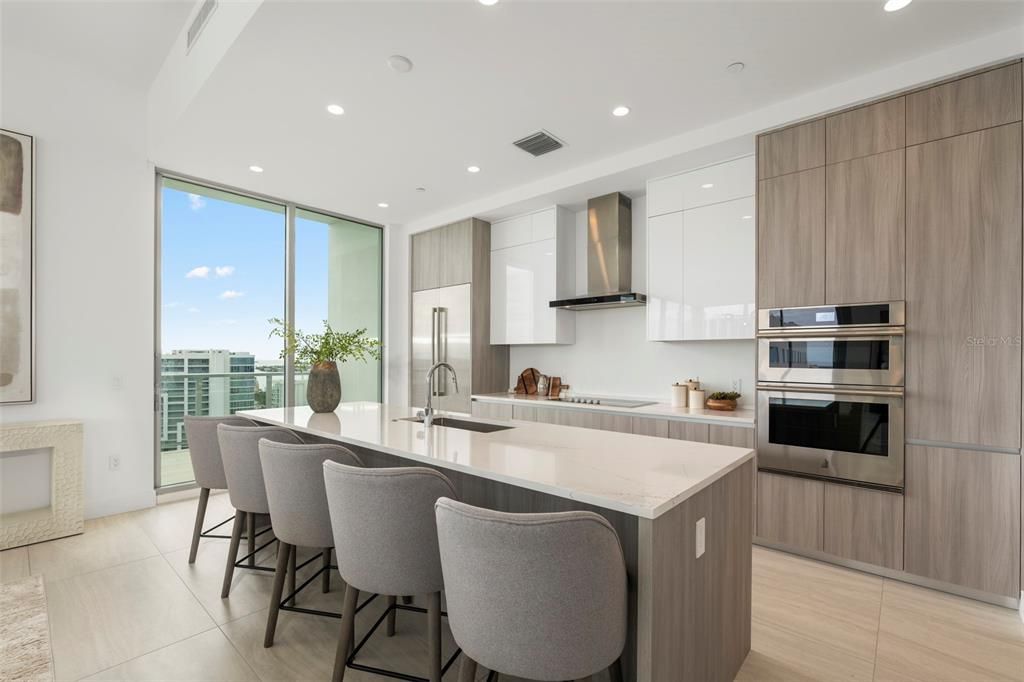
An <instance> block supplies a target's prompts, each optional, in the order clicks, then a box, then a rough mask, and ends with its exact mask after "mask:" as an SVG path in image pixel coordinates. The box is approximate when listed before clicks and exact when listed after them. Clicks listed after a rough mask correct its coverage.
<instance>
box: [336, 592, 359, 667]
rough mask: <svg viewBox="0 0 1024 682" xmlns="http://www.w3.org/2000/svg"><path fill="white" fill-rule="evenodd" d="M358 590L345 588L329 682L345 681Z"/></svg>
mask: <svg viewBox="0 0 1024 682" xmlns="http://www.w3.org/2000/svg"><path fill="white" fill-rule="evenodd" d="M358 600H359V590H357V589H356V588H354V587H352V586H351V585H346V586H345V603H344V605H343V606H342V607H341V632H340V633H339V635H338V649H337V652H336V653H335V654H334V673H333V674H332V675H331V682H342V680H344V679H345V662H346V661H347V660H348V655H349V652H351V651H352V648H353V641H354V640H355V636H356V627H355V625H356V602H357V601H358Z"/></svg>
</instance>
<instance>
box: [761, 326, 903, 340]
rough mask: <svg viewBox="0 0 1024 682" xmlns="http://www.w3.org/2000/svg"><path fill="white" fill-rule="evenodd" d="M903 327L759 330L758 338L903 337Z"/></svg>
mask: <svg viewBox="0 0 1024 682" xmlns="http://www.w3.org/2000/svg"><path fill="white" fill-rule="evenodd" d="M903 335H904V329H903V327H874V328H861V329H843V328H835V327H806V328H801V329H759V330H758V331H757V336H758V338H772V339H775V338H801V339H803V338H808V337H816V338H822V339H849V338H858V337H866V336H882V337H885V336H903Z"/></svg>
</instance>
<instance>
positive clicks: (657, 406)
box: [473, 393, 755, 429]
mask: <svg viewBox="0 0 1024 682" xmlns="http://www.w3.org/2000/svg"><path fill="white" fill-rule="evenodd" d="M473 400H479V401H480V402H485V403H506V404H509V405H515V404H520V405H522V404H527V403H528V404H529V405H530V407H551V408H561V409H569V410H590V411H593V412H607V413H611V414H628V415H631V416H634V417H660V418H662V419H677V420H679V421H688V422H703V423H706V424H719V425H725V426H737V427H740V428H750V429H752V428H754V414H755V411H754V410H752V409H750V408H745V407H740V408H737V409H736V410H734V411H732V412H724V411H722V410H708V409H697V408H692V407H672V405H671V404H670V403H653V404H651V405H644V406H642V407H614V406H612V405H584V404H581V403H569V402H562V401H560V400H558V399H556V398H547V397H545V396H537V395H519V394H516V393H482V394H479V395H477V394H474V395H473Z"/></svg>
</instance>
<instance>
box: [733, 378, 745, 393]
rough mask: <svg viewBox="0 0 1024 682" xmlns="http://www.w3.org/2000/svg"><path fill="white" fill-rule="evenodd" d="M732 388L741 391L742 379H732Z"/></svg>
mask: <svg viewBox="0 0 1024 682" xmlns="http://www.w3.org/2000/svg"><path fill="white" fill-rule="evenodd" d="M732 390H734V391H736V392H737V393H743V379H733V380H732Z"/></svg>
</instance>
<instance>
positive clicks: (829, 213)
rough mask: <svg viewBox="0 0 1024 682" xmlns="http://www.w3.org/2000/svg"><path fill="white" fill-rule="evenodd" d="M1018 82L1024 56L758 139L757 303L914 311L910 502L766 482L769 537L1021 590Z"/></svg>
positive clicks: (765, 533)
mask: <svg viewBox="0 0 1024 682" xmlns="http://www.w3.org/2000/svg"><path fill="white" fill-rule="evenodd" d="M1022 78H1024V75H1022V68H1021V62H1020V61H1015V62H1012V63H1009V64H1004V65H1001V66H997V67H993V68H989V69H986V70H983V71H981V72H978V73H973V74H968V75H966V76H958V77H956V78H951V79H949V80H948V81H945V82H941V83H938V84H936V85H932V86H929V87H924V88H920V89H916V90H913V91H910V92H907V93H903V94H899V95H896V96H892V97H887V98H885V99H883V100H879V101H877V102H871V103H868V104H866V105H861V106H857V107H855V108H852V109H850V110H847V111H841V112H838V113H834V114H830V115H828V116H825V117H822V118H819V119H815V120H812V121H807V122H803V123H800V124H797V125H794V126H790V127H787V128H784V129H781V130H778V131H770V132H768V133H765V134H763V135H761V136H759V137H758V143H757V150H758V163H757V167H758V197H757V200H758V208H759V211H758V287H757V291H758V307H759V308H768V307H792V306H804V305H819V304H833V303H834V304H840V303H865V302H877V301H900V300H905V301H906V315H907V319H906V380H905V395H906V397H905V409H906V439H907V440H906V475H905V487H904V493H903V495H898V494H893V493H891V492H882V491H876V490H870V489H866V488H851V487H849V486H844V485H837V484H835V483H832V482H829V481H821V482H819V481H807V480H800V479H791V478H789V477H783V476H778V475H777V474H767V473H760V474H759V477H758V487H759V497H758V503H757V509H758V520H757V535H758V537H760V538H761V539H762V540H765V541H768V542H770V543H773V544H781V545H784V546H789V547H793V548H795V549H798V550H800V551H806V552H812V553H814V554H816V555H820V556H822V557H824V558H827V557H835V558H837V559H843V560H853V561H856V562H859V563H860V564H865V565H874V566H879V567H883V568H887V569H896V570H903V571H905V572H906V573H908V574H912V575H913V576H920V577H922V578H926V579H928V580H930V581H935V583H936V584H940V585H941V584H945V585H948V586H950V589H959V590H961V591H964V592H966V593H968V594H975V595H976V596H982V597H984V598H990V599H991V598H1001V599H1004V600H1005V599H1007V598H1009V599H1016V598H1019V597H1020V595H1021V592H1022V591H1024V575H1022V570H1021V566H1022V564H1024V543H1022V539H1021V532H1022V527H1024V506H1022V503H1021V489H1022V486H1024V471H1022V467H1021V445H1022V439H1021V430H1022V390H1024V386H1022V381H1021V373H1022V348H1021V336H1022V333H1024V329H1022V319H1024V267H1022V252H1024V226H1022V176H1024V173H1022V165H1024V159H1022V131H1021V125H1022V106H1024V105H1022V94H1021V93H1022V89H1024V86H1022ZM758 428H764V425H759V426H758ZM780 479H788V480H780Z"/></svg>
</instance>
